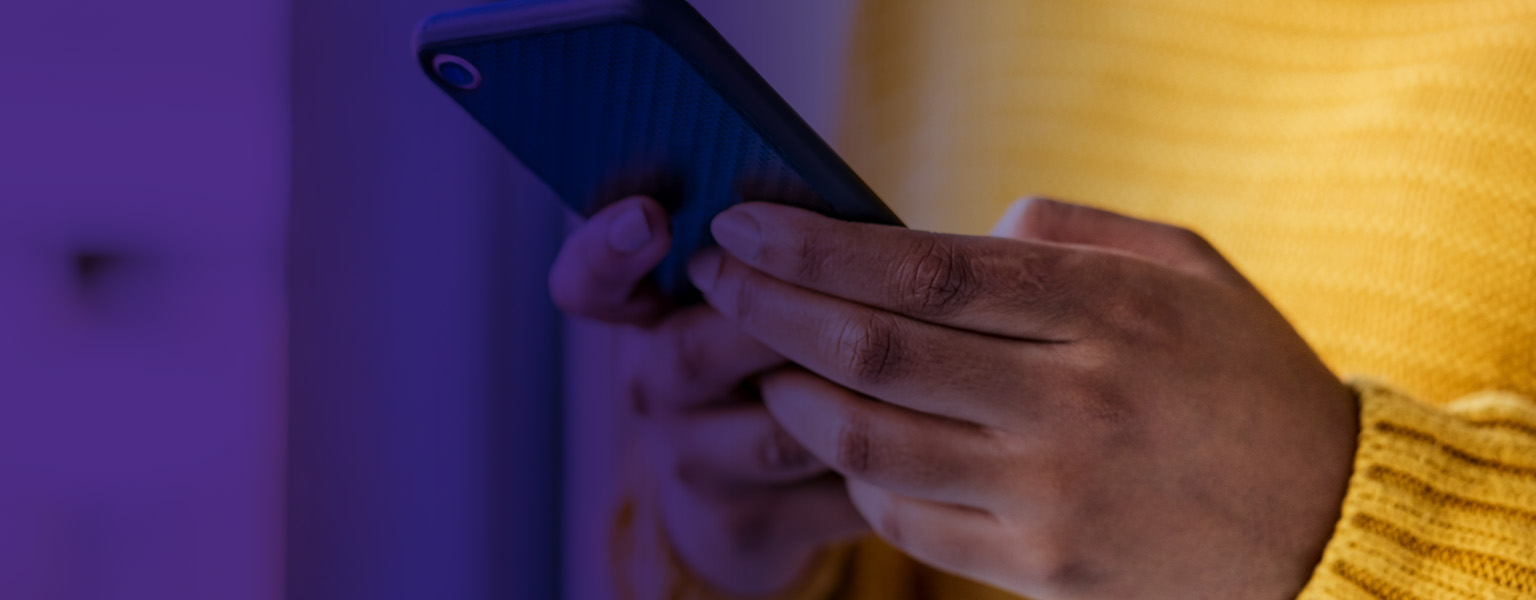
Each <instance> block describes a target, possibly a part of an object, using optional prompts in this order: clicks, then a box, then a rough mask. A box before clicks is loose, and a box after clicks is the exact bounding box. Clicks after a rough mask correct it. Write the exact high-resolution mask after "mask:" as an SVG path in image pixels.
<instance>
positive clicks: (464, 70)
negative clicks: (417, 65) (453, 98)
mask: <svg viewBox="0 0 1536 600" xmlns="http://www.w3.org/2000/svg"><path fill="white" fill-rule="evenodd" d="M432 68H433V70H435V71H437V76H438V78H439V79H442V80H443V83H446V84H448V85H451V86H453V87H456V88H459V89H461V90H472V89H475V88H477V87H480V71H479V70H478V69H476V68H475V66H474V65H472V64H469V61H467V60H464V59H462V58H459V57H457V56H454V55H452V54H439V55H437V56H436V57H435V58H433V59H432Z"/></svg>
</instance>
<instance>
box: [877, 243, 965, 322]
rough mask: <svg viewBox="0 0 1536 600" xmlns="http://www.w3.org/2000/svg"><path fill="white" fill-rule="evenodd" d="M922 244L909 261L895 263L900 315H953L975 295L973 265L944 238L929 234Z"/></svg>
mask: <svg viewBox="0 0 1536 600" xmlns="http://www.w3.org/2000/svg"><path fill="white" fill-rule="evenodd" d="M923 240H924V241H923V243H921V244H918V245H916V246H915V247H914V249H913V250H912V254H911V255H910V256H909V257H908V258H907V259H906V260H901V261H897V262H896V268H897V277H896V282H897V286H898V289H897V302H898V304H899V305H900V308H901V309H902V310H901V312H904V313H909V314H916V315H926V316H938V315H945V314H949V313H953V312H954V311H956V310H958V309H959V308H961V307H963V306H964V305H965V304H966V303H967V302H968V301H969V300H970V299H971V298H972V297H973V296H974V295H975V293H976V289H975V285H974V283H975V280H976V277H975V269H974V264H973V261H972V260H971V258H970V257H969V255H967V254H965V253H964V252H961V251H960V249H959V248H957V247H956V245H955V244H954V242H952V241H950V240H948V239H946V238H944V237H943V236H940V235H938V234H929V235H927V236H925V237H924V238H923Z"/></svg>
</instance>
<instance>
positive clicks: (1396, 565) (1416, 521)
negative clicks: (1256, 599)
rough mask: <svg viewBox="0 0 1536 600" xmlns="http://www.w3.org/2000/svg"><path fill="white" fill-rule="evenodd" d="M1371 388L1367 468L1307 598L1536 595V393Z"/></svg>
mask: <svg viewBox="0 0 1536 600" xmlns="http://www.w3.org/2000/svg"><path fill="white" fill-rule="evenodd" d="M1350 385H1351V387H1353V388H1354V389H1355V390H1356V391H1357V393H1358V394H1359V398H1360V441H1359V447H1358V448H1359V449H1358V450H1357V453H1356V457H1355V471H1354V474H1353V475H1352V476H1351V479H1350V485H1349V491H1348V493H1347V495H1346V496H1345V500H1344V507H1343V511H1342V515H1341V517H1340V520H1339V523H1338V525H1337V527H1336V529H1335V532H1334V537H1333V539H1332V540H1331V541H1330V542H1329V544H1328V546H1327V549H1326V550H1325V551H1324V554H1323V560H1322V562H1321V563H1320V564H1319V565H1318V568H1317V570H1316V571H1315V572H1314V574H1313V578H1312V580H1311V581H1310V582H1309V583H1308V584H1307V586H1306V588H1305V589H1303V590H1302V593H1301V595H1300V598H1301V599H1303V600H1322V599H1356V598H1362V599H1363V598H1388V599H1393V600H1396V599H1409V598H1420V599H1425V600H1431V599H1440V598H1529V597H1532V596H1533V595H1536V404H1532V403H1531V402H1530V401H1529V400H1526V399H1522V398H1519V397H1516V396H1513V395H1510V394H1482V395H1479V396H1474V397H1469V398H1467V399H1465V400H1462V401H1459V402H1457V403H1456V404H1454V405H1452V407H1450V408H1449V409H1438V408H1433V407H1430V406H1427V405H1424V404H1421V403H1419V402H1417V401H1415V400H1413V399H1411V398H1408V397H1406V396H1404V395H1402V394H1400V393H1397V392H1396V391H1394V390H1392V389H1390V388H1388V387H1387V386H1385V385H1382V384H1379V383H1376V382H1372V381H1367V380H1356V381H1351V382H1350Z"/></svg>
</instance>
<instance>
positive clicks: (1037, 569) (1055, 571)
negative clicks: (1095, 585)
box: [1023, 528, 1093, 589]
mask: <svg viewBox="0 0 1536 600" xmlns="http://www.w3.org/2000/svg"><path fill="white" fill-rule="evenodd" d="M1053 529H1060V528H1053ZM1024 562H1025V564H1024V565H1023V570H1024V572H1025V576H1026V577H1027V578H1029V579H1032V580H1034V581H1035V582H1037V583H1038V584H1039V585H1041V586H1042V587H1046V588H1050V589H1073V588H1077V587H1079V586H1081V585H1082V584H1083V583H1085V582H1086V581H1088V580H1091V579H1092V578H1093V576H1092V573H1091V571H1090V569H1089V565H1088V563H1087V561H1085V560H1083V558H1082V553H1081V552H1080V551H1079V550H1078V548H1077V544H1076V543H1075V542H1073V541H1072V537H1071V536H1067V535H1065V534H1062V533H1059V532H1047V533H1044V534H1043V535H1039V536H1038V537H1036V538H1035V539H1034V543H1033V548H1032V552H1030V553H1029V557H1028V558H1027V559H1026V560H1025V561H1024Z"/></svg>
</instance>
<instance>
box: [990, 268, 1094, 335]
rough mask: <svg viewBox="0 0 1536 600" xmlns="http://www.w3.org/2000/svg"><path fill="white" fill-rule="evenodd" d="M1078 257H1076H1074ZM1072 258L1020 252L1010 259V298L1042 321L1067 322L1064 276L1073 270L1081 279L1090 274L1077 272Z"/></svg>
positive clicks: (1081, 271) (1084, 271)
mask: <svg viewBox="0 0 1536 600" xmlns="http://www.w3.org/2000/svg"><path fill="white" fill-rule="evenodd" d="M1074 256H1075V255H1074ZM1073 260H1077V261H1081V257H1078V258H1069V257H1067V256H1063V255H1057V254H1055V253H1049V252H1039V251H1026V252H1020V253H1019V254H1018V255H1017V256H1015V257H1012V258H1011V259H1010V264H1011V271H1012V272H1011V276H1009V277H1008V278H1007V279H1006V280H1005V281H1006V283H1005V284H1004V285H1005V286H1007V287H1006V289H1007V296H1006V297H1009V298H1011V299H1012V301H1013V302H1015V303H1016V304H1017V305H1018V306H1019V307H1020V308H1022V309H1024V310H1025V311H1027V312H1029V313H1031V314H1037V315H1039V316H1040V317H1041V318H1044V319H1051V318H1064V317H1065V316H1066V315H1065V314H1064V310H1065V308H1066V303H1065V302H1064V300H1065V296H1066V292H1065V283H1064V281H1063V276H1062V272H1063V271H1064V270H1066V269H1069V268H1070V269H1072V270H1073V271H1074V272H1078V275H1077V276H1078V277H1083V276H1086V273H1087V270H1086V269H1081V268H1073V267H1074V265H1072V264H1071V262H1070V261H1073Z"/></svg>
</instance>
